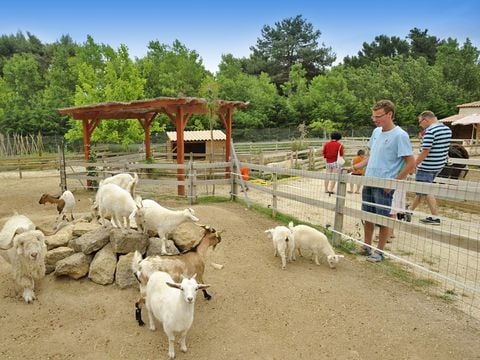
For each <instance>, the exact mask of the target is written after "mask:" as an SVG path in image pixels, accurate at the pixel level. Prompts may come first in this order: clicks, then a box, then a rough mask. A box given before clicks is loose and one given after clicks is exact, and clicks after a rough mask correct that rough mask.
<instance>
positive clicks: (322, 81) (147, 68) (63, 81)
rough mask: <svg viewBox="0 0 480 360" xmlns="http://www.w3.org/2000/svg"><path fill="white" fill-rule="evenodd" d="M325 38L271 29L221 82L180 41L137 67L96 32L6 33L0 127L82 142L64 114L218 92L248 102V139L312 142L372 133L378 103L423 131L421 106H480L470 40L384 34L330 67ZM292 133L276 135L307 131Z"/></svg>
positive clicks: (160, 126)
mask: <svg viewBox="0 0 480 360" xmlns="http://www.w3.org/2000/svg"><path fill="white" fill-rule="evenodd" d="M320 35H321V34H320V31H318V30H316V29H314V28H313V26H312V24H311V23H309V22H307V21H306V20H305V19H304V18H303V17H302V16H300V15H299V16H296V17H292V18H287V19H284V20H282V21H279V22H276V23H275V24H274V26H268V25H266V26H264V27H263V28H262V29H261V36H260V37H259V38H258V39H257V42H256V44H255V46H252V47H251V51H252V52H251V55H250V56H249V57H248V58H241V59H237V58H235V57H234V56H233V55H231V54H226V55H223V56H222V60H221V63H220V65H219V71H218V73H217V74H215V76H213V75H212V74H210V73H209V72H208V71H207V70H205V67H204V66H203V63H202V59H201V58H200V56H199V54H198V53H197V52H196V51H194V50H190V49H188V48H187V47H186V46H185V45H183V44H182V43H181V42H180V41H178V40H175V41H174V42H173V43H172V44H171V45H166V44H161V43H160V42H158V41H152V42H150V44H149V46H148V53H147V55H146V56H144V57H142V58H139V59H135V60H132V59H131V58H130V56H129V53H128V49H127V47H126V46H125V45H120V46H119V48H118V49H116V50H115V49H113V48H112V47H111V46H109V45H106V44H99V43H96V42H95V40H94V39H93V37H91V36H87V38H86V41H85V42H84V43H82V44H76V43H74V42H73V41H72V39H71V38H70V37H69V36H68V35H67V36H62V37H61V38H60V40H58V41H57V42H55V43H52V44H42V42H41V41H40V40H39V39H38V38H36V37H35V36H34V35H32V34H30V33H28V32H27V33H26V35H24V34H23V33H21V32H18V33H17V34H13V35H0V129H2V132H5V133H17V134H20V133H24V134H25V133H37V132H41V133H42V134H44V135H50V134H58V135H63V134H65V133H66V138H67V139H70V140H71V141H73V140H75V139H81V138H82V136H83V135H82V127H81V123H80V122H79V121H75V120H71V119H70V118H69V117H67V116H60V115H59V113H58V111H57V109H58V108H62V107H70V106H80V105H85V104H95V103H101V102H107V101H132V100H136V99H144V98H153V97H160V96H172V97H178V96H195V97H204V98H206V99H207V101H209V103H211V104H215V101H211V100H208V98H209V97H210V98H212V99H225V100H240V101H245V102H247V101H248V102H249V103H250V105H249V106H248V107H247V109H246V110H242V111H235V112H234V115H233V127H234V130H236V131H242V134H243V135H245V136H247V135H249V134H254V135H256V136H257V137H256V138H257V139H265V138H262V137H261V136H262V135H261V134H260V132H259V130H267V129H271V128H273V127H275V128H294V129H295V128H296V127H297V126H298V124H303V123H304V124H305V126H306V127H307V129H308V131H309V136H326V135H327V134H328V133H330V132H331V131H333V130H337V131H340V132H346V131H348V130H349V129H352V128H355V129H359V128H366V129H367V128H368V129H371V127H372V121H371V119H370V114H371V110H370V108H371V106H372V104H373V103H374V102H375V101H376V100H378V99H380V98H388V99H391V100H393V101H394V102H395V103H396V104H397V114H396V119H395V120H396V121H397V123H398V124H399V125H401V126H404V127H408V126H412V127H414V128H415V129H418V124H417V123H416V116H417V115H418V114H419V113H420V112H421V111H423V110H427V109H428V110H432V111H434V112H435V113H436V114H437V116H438V117H439V118H443V117H446V116H450V115H453V114H455V113H457V107H456V106H457V105H458V104H462V103H466V102H472V101H478V100H479V99H480V66H479V63H480V62H479V60H480V52H479V50H478V49H477V48H476V47H474V46H473V45H472V43H471V41H470V40H468V39H467V40H466V41H465V42H464V43H463V44H460V43H459V42H458V41H457V40H456V39H451V38H447V39H439V38H437V37H436V36H434V35H431V34H429V33H428V30H427V29H425V30H422V29H418V28H414V29H412V30H410V32H409V33H408V34H407V36H406V37H405V38H404V39H402V38H399V37H389V36H386V35H379V36H377V37H375V38H374V41H372V42H365V43H364V44H363V47H362V49H360V51H359V53H358V56H353V57H347V58H345V59H344V64H340V65H336V66H333V67H331V68H330V66H331V65H332V62H333V59H334V55H333V53H332V51H331V49H330V48H325V47H324V46H319V38H320ZM209 86H215V87H216V88H215V89H210V90H208V89H207V88H208V87H209ZM209 91H210V95H209ZM214 112H215V111H214ZM213 119H215V117H212V116H208V115H194V116H192V117H191V118H190V120H189V122H188V124H187V129H193V130H203V129H209V128H212V124H213V127H216V126H217V125H219V126H220V127H221V126H222V124H220V123H219V122H217V120H216V119H215V120H214V121H213V122H212V120H213ZM167 128H168V129H173V125H172V124H171V121H170V119H169V118H168V117H166V116H165V115H158V117H157V118H156V120H155V121H154V123H153V126H152V128H151V131H152V133H155V132H163V131H164V130H165V129H167ZM268 131H270V130H268ZM369 133H370V131H368V132H367V133H366V134H365V135H366V136H368V134H369ZM265 134H267V132H265ZM268 134H270V132H269V133H268ZM268 134H267V135H266V136H268ZM286 134H287V135H282V136H280V135H278V134H273V133H272V137H274V138H275V139H277V140H285V139H291V138H292V137H295V136H297V133H296V132H295V134H293V136H292V133H291V132H286ZM92 140H93V141H108V142H116V143H119V144H123V145H124V146H127V145H128V144H131V143H133V142H140V141H142V140H143V129H142V128H141V127H140V125H139V123H138V121H136V120H129V121H103V122H101V123H100V125H99V126H98V127H97V128H96V129H95V131H94V133H93V139H92Z"/></svg>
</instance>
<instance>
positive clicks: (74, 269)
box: [54, 252, 93, 280]
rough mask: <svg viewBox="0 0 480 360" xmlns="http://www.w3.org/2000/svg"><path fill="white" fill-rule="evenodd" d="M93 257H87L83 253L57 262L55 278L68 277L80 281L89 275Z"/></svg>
mask: <svg viewBox="0 0 480 360" xmlns="http://www.w3.org/2000/svg"><path fill="white" fill-rule="evenodd" d="M92 257H93V256H92V255H85V254H84V253H81V252H79V253H75V254H73V255H70V256H69V257H67V258H65V259H63V260H60V261H58V262H57V265H56V266H55V273H54V274H55V276H62V275H66V276H69V277H71V278H72V279H75V280H77V279H80V278H81V277H84V276H85V275H87V274H88V268H89V266H90V262H91V261H92Z"/></svg>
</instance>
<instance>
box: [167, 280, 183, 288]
mask: <svg viewBox="0 0 480 360" xmlns="http://www.w3.org/2000/svg"><path fill="white" fill-rule="evenodd" d="M165 284H167V285H168V286H170V287H171V288H174V289H179V290H182V286H181V285H180V284H177V283H171V282H168V281H167V282H165Z"/></svg>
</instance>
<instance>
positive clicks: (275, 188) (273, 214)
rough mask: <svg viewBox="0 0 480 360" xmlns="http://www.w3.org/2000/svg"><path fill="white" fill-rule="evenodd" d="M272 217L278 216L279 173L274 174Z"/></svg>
mask: <svg viewBox="0 0 480 360" xmlns="http://www.w3.org/2000/svg"><path fill="white" fill-rule="evenodd" d="M272 216H273V217H276V216H277V172H274V173H273V174H272Z"/></svg>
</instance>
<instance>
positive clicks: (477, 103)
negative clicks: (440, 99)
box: [457, 101, 480, 108]
mask: <svg viewBox="0 0 480 360" xmlns="http://www.w3.org/2000/svg"><path fill="white" fill-rule="evenodd" d="M457 107H458V108H473V107H480V101H474V102H471V103H466V104H461V105H457Z"/></svg>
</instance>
